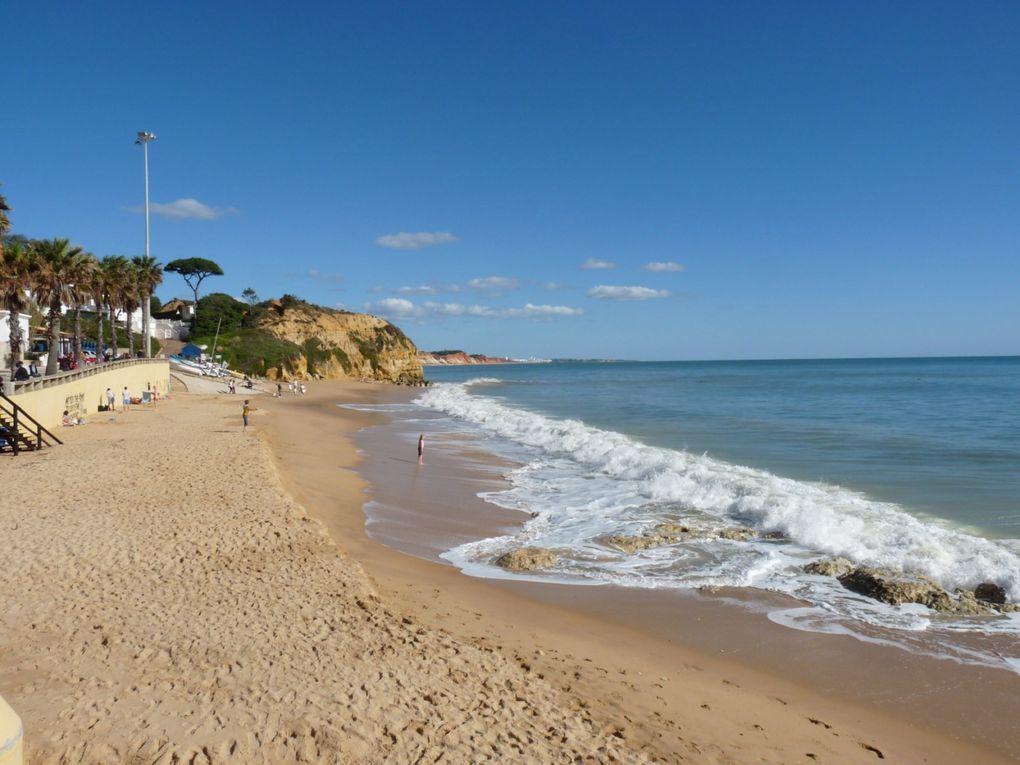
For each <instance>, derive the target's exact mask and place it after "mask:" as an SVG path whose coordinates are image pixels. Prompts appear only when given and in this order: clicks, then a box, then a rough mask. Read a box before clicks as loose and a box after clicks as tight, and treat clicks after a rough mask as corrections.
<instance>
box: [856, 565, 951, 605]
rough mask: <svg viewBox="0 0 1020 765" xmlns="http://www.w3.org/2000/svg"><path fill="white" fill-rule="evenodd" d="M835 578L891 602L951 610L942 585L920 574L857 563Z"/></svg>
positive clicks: (868, 594)
mask: <svg viewBox="0 0 1020 765" xmlns="http://www.w3.org/2000/svg"><path fill="white" fill-rule="evenodd" d="M837 578H838V579H839V582H840V584H842V585H843V586H844V587H846V588H847V589H848V590H851V591H852V592H856V593H859V594H860V595H866V596H867V597H869V598H874V599H875V600H880V601H882V602H883V603H888V604H889V605H891V606H901V605H903V604H904V603H919V604H921V605H922V606H927V607H928V608H931V609H934V610H935V611H950V610H952V598H950V597H949V593H948V592H946V591H945V589H944V588H943V587H942V585H940V584H938V583H937V582H933V581H932V580H931V579H929V578H928V577H925V576H921V575H919V574H901V573H898V572H892V571H883V570H881V569H873V568H864V567H859V568H855V569H854V570H853V571H848V572H847V573H845V574H842V575H841V576H839V577H837Z"/></svg>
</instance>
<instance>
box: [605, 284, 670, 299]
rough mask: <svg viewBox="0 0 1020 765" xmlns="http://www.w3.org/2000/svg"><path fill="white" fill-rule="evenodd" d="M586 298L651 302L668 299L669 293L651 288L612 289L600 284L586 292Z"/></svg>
mask: <svg viewBox="0 0 1020 765" xmlns="http://www.w3.org/2000/svg"><path fill="white" fill-rule="evenodd" d="M588 296H589V297H593V298H598V299H599V300H651V299H653V298H664V297H669V292H667V291H666V290H654V289H652V288H651V287H612V286H608V285H605V284H600V285H599V286H598V287H592V288H591V289H590V290H588Z"/></svg>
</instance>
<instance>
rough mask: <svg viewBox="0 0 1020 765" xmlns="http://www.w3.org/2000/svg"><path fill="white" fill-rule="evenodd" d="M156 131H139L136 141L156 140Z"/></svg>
mask: <svg viewBox="0 0 1020 765" xmlns="http://www.w3.org/2000/svg"><path fill="white" fill-rule="evenodd" d="M155 140H156V134H155V133H146V132H145V131H143V130H139V131H138V138H136V139H135V143H148V142H149V141H155Z"/></svg>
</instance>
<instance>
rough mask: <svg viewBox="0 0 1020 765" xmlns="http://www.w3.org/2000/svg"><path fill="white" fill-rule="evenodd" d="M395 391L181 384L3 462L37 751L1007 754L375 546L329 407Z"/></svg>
mask: <svg viewBox="0 0 1020 765" xmlns="http://www.w3.org/2000/svg"><path fill="white" fill-rule="evenodd" d="M384 390H385V389H383V388H381V387H380V386H371V385H364V386H355V385H348V386H322V388H321V390H320V391H319V393H318V395H314V396H309V397H307V399H300V398H293V399H288V398H285V399H282V400H280V399H272V398H270V397H268V396H262V397H260V398H259V400H258V401H257V402H256V403H257V405H258V406H259V408H260V411H258V412H257V413H256V415H255V418H254V423H255V427H254V428H252V429H250V430H249V431H248V432H247V433H242V432H241V428H240V402H241V401H242V400H243V397H242V396H241V395H238V396H210V395H181V394H176V395H174V396H173V398H172V399H171V400H169V401H166V402H163V403H161V404H160V405H159V408H158V409H157V410H154V411H153V410H148V409H142V408H141V407H136V408H133V410H132V411H131V412H130V413H129V414H126V415H118V416H117V417H116V418H98V417H97V418H94V420H93V421H92V422H91V423H90V424H89V425H87V426H84V427H81V428H75V429H73V430H72V429H66V430H64V431H63V432H62V433H61V435H62V436H66V445H65V446H62V447H59V448H57V449H53V450H50V451H47V452H44V453H41V454H30V455H22V456H20V457H18V458H16V459H11V458H8V459H5V460H3V461H2V462H0V476H2V477H3V479H4V480H3V484H4V486H5V487H8V488H9V489H10V487H16V490H15V491H9V496H10V497H12V499H13V501H8V502H6V503H4V505H3V507H2V508H0V534H2V540H3V542H2V552H3V556H4V565H3V566H2V567H0V695H3V696H4V697H5V698H6V699H7V701H8V702H9V703H10V704H11V705H12V706H13V707H14V708H15V709H16V710H17V711H18V712H19V714H20V715H21V716H22V718H23V721H24V724H25V741H26V753H27V757H28V762H30V763H50V762H54V763H57V762H60V763H64V762H66V763H118V762H126V763H143V762H144V763H173V762H187V763H191V762H195V763H205V762H238V763H260V762H265V763H288V762H324V763H330V762H344V763H345V762H366V763H371V762H401V763H402V762H408V763H410V762H452V763H474V762H487V761H488V762H515V763H516V762H535V763H551V762H589V761H590V762H611V761H618V762H643V761H656V760H661V761H668V762H679V761H689V762H705V763H716V762H719V763H722V762H734V763H744V762H747V763H751V762H761V763H798V762H805V763H813V762H828V763H858V762H861V763H874V762H877V761H878V760H879V758H880V757H884V758H885V759H886V760H887V761H889V762H904V763H920V762H930V763H937V762H961V763H962V762H975V763H977V762H981V763H994V762H998V761H1002V760H1001V758H999V759H998V760H997V759H996V758H995V757H993V756H991V755H988V754H987V753H984V752H979V751H977V750H975V749H973V748H970V747H967V746H966V745H964V744H960V743H957V742H953V741H950V740H949V739H945V738H942V737H940V736H938V735H936V734H933V733H929V732H921V731H918V730H916V729H914V728H911V727H910V726H906V725H903V724H901V723H897V722H895V721H882V720H880V719H879V718H878V717H877V716H875V715H871V714H869V713H868V712H867V711H866V710H862V709H858V708H855V707H852V706H847V705H841V704H838V703H833V702H830V701H828V700H826V699H824V698H821V697H818V696H816V695H812V694H811V693H809V692H807V691H805V690H803V689H800V688H797V687H794V686H789V685H786V684H784V683H783V682H782V681H780V680H777V679H774V678H768V677H759V676H757V675H755V674H754V673H753V672H749V671H748V670H746V669H744V668H740V667H733V666H730V665H726V664H724V663H721V662H716V661H711V660H708V659H705V657H699V656H698V655H697V654H690V653H685V652H684V651H683V650H682V649H680V648H678V647H676V646H672V645H668V644H667V643H666V642H665V641H661V640H657V639H653V638H651V637H649V636H646V635H643V634H640V633H635V632H632V631H629V630H627V629H625V628H622V627H618V626H613V625H608V624H602V623H600V622H598V621H595V620H591V619H586V618H584V617H582V616H578V615H574V614H569V613H565V612H561V611H559V610H557V609H555V608H551V607H548V606H542V605H541V604H536V603H533V602H530V601H527V600H526V599H523V598H519V597H517V596H515V595H514V594H513V593H505V592H499V591H496V590H491V589H486V588H485V587H484V585H482V584H480V583H479V582H477V581H473V580H468V579H467V578H465V577H462V576H460V575H459V574H457V573H456V572H454V571H452V570H451V569H449V567H442V566H439V565H436V564H432V563H428V562H425V561H421V560H416V559H414V558H411V557H408V556H404V555H400V554H398V553H395V552H393V551H390V550H387V549H385V548H383V547H382V546H380V545H377V544H374V543H372V542H370V541H369V540H367V539H366V538H365V536H364V534H363V532H362V527H363V517H362V515H361V501H362V499H363V497H364V495H363V493H362V492H363V489H364V485H363V484H362V483H361V481H360V479H359V478H358V476H357V474H356V473H354V472H352V470H351V469H350V468H351V467H352V466H353V465H354V464H355V463H356V461H357V455H356V453H355V451H354V449H353V447H352V446H351V444H350V443H349V442H348V441H347V440H346V439H344V438H343V437H342V431H343V429H344V428H347V429H350V428H356V427H359V426H360V425H362V424H364V423H365V422H367V421H368V419H369V418H368V417H367V416H363V415H360V414H357V413H351V412H346V413H343V412H338V411H337V410H335V407H332V405H331V402H332V401H334V400H337V399H336V397H337V396H338V395H346V396H348V397H351V396H357V397H361V398H371V397H373V396H381V395H385V394H384V392H383V391H384ZM325 415H328V416H325ZM319 521H321V523H320V522H319ZM327 529H328V533H327ZM337 543H339V546H338V544H337ZM348 553H349V554H348ZM486 593H488V594H486ZM680 657H685V659H684V661H683V662H682V663H679V664H678V661H680ZM663 666H669V667H671V668H673V669H671V670H670V672H669V676H667V675H666V674H665V673H663V672H662V669H661V668H662V667H663ZM624 673H626V674H624ZM777 689H778V690H779V691H780V692H781V694H782V695H778V694H777V693H776V691H777Z"/></svg>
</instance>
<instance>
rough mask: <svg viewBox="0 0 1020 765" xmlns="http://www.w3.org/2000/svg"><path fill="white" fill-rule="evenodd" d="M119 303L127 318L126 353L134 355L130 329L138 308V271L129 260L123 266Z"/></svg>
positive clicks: (133, 342) (133, 337) (132, 334)
mask: <svg viewBox="0 0 1020 765" xmlns="http://www.w3.org/2000/svg"><path fill="white" fill-rule="evenodd" d="M120 295H121V305H122V307H123V308H124V313H125V314H127V318H126V319H125V321H124V324H125V326H126V328H127V336H128V355H129V356H130V357H131V358H134V357H135V333H134V332H133V331H132V329H131V325H132V324H133V323H134V317H135V311H137V310H138V272H137V271H136V270H135V267H134V265H132V264H131V262H130V261H129V262H128V263H126V264H125V267H124V281H123V283H122V287H121V293H120Z"/></svg>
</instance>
